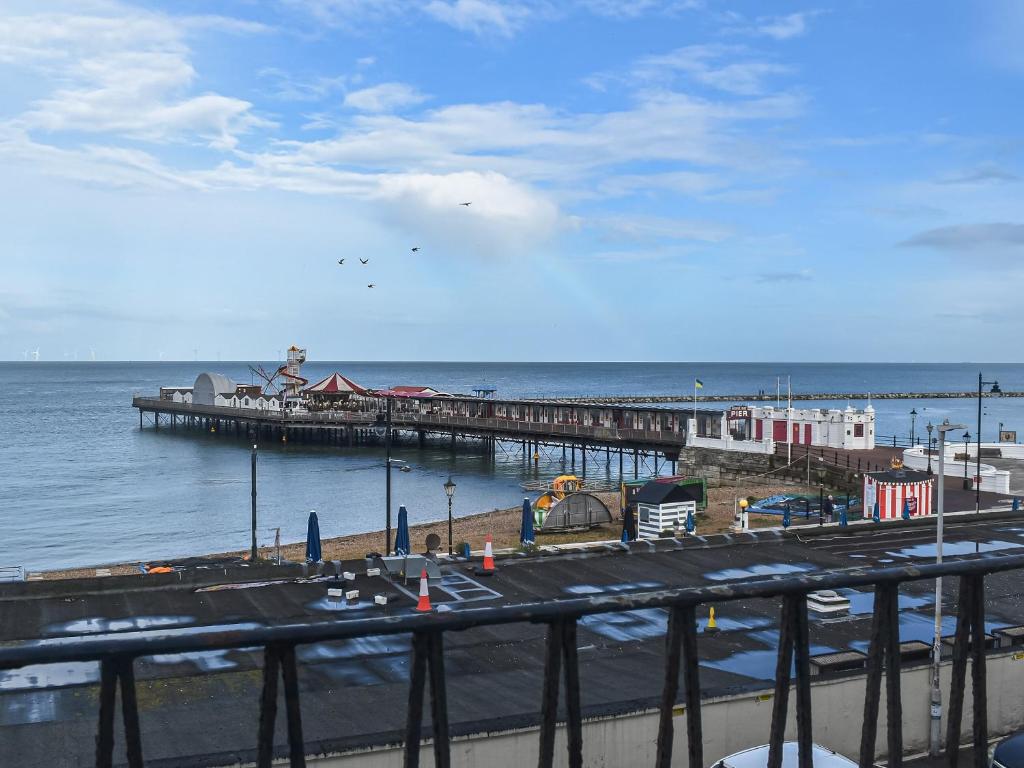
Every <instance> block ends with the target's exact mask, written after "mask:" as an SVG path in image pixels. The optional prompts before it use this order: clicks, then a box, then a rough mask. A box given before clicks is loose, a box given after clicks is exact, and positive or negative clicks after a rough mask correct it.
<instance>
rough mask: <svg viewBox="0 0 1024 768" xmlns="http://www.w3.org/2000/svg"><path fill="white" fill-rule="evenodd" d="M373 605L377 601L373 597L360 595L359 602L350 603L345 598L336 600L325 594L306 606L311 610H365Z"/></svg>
mask: <svg viewBox="0 0 1024 768" xmlns="http://www.w3.org/2000/svg"><path fill="white" fill-rule="evenodd" d="M373 605H375V603H374V602H373V598H372V597H371V598H365V597H362V596H361V595H360V599H359V601H358V602H355V603H350V602H349V601H348V600H346V599H344V598H342V599H340V600H335V599H332V598H329V597H326V596H324V597H321V598H320V599H319V600H314V601H313V602H312V603H306V608H308V609H309V610H311V611H365V610H366V609H367V608H371V607H372V606H373Z"/></svg>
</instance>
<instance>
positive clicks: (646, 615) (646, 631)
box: [579, 608, 668, 643]
mask: <svg viewBox="0 0 1024 768" xmlns="http://www.w3.org/2000/svg"><path fill="white" fill-rule="evenodd" d="M579 623H580V626H583V627H585V628H587V629H589V630H590V631H591V632H594V633H596V634H598V635H601V637H606V638H608V639H609V640H615V641H616V642H620V643H625V642H629V641H635V640H650V639H652V638H655V637H661V636H662V635H664V634H665V632H667V631H668V612H667V611H665V610H664V609H662V608H641V609H639V610H636V611H623V612H621V613H599V614H596V615H592V616H584V617H583V618H581V619H580V621H579Z"/></svg>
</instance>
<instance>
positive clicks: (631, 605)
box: [0, 555, 1024, 768]
mask: <svg viewBox="0 0 1024 768" xmlns="http://www.w3.org/2000/svg"><path fill="white" fill-rule="evenodd" d="M1022 568H1024V555H1014V556H998V557H981V558H968V559H962V560H958V561H954V562H947V563H944V564H941V565H936V564H928V565H908V566H904V567H892V568H881V569H866V568H865V569H861V568H854V569H848V570H844V571H832V572H819V573H811V574H802V575H800V576H787V577H784V578H771V579H763V580H754V581H746V582H742V583H735V584H720V585H715V586H710V587H707V586H705V587H682V588H676V589H664V590H656V591H646V592H635V593H618V594H615V593H613V594H602V595H598V596H591V597H579V598H573V599H565V600H551V601H546V602H544V603H532V604H526V605H510V606H501V607H490V608H486V607H485V608H469V609H460V610H457V611H449V612H445V613H428V614H413V613H408V614H405V615H391V616H387V617H372V618H358V619H349V620H340V621H334V622H330V623H324V622H296V623H288V624H281V625H276V626H265V627H253V625H251V624H246V625H238V626H236V627H231V626H223V625H221V626H218V627H217V628H215V629H214V628H210V629H209V630H203V629H201V628H190V629H189V631H188V632H186V633H182V632H174V631H173V630H168V631H155V630H154V631H146V632H144V633H131V632H126V633H124V634H122V635H113V636H110V635H108V636H104V637H89V636H87V635H86V636H80V637H76V638H58V639H55V640H53V641H47V640H42V641H32V642H25V643H20V644H15V645H6V646H4V647H0V670H4V669H16V668H20V667H24V666H28V665H32V664H49V663H59V662H86V661H98V662H99V663H100V695H99V712H98V723H97V737H96V763H95V764H96V766H98V767H99V768H106V767H109V766H110V765H111V764H112V762H113V754H114V730H115V729H114V720H115V714H116V713H115V707H116V698H117V691H118V688H120V693H121V710H122V717H123V722H124V737H125V742H126V743H125V749H126V753H127V763H128V765H129V766H131V767H132V768H141V766H142V765H143V754H144V748H143V744H142V735H141V731H140V728H139V714H138V705H137V696H136V684H135V678H134V671H133V670H134V662H135V660H136V659H138V658H139V657H141V656H149V655H152V654H179V653H191V652H197V651H210V650H220V649H237V648H243V647H252V646H257V647H259V646H262V648H263V652H264V665H263V686H262V693H261V696H260V710H259V718H258V722H257V723H254V731H255V739H254V740H255V746H256V750H255V752H256V764H257V765H258V766H260V768H269V766H270V765H271V761H272V760H274V759H275V758H278V757H284V758H287V759H288V760H289V764H290V765H291V766H292V768H298V767H300V766H305V754H306V747H305V743H304V741H303V730H302V715H301V708H300V691H299V686H298V677H297V667H296V654H295V648H296V646H298V645H303V644H308V643H318V642H324V641H331V640H341V639H351V638H361V637H367V636H377V635H394V634H398V633H411V634H412V638H413V640H412V663H411V667H410V669H411V672H410V681H409V698H408V707H407V711H406V725H405V740H404V743H405V753H406V754H405V765H406V766H417V765H418V764H419V756H420V742H421V738H422V736H423V734H422V730H423V729H422V724H423V707H424V693H425V690H426V686H427V681H428V678H429V682H430V689H431V696H430V707H431V721H432V728H433V744H432V746H433V752H434V761H435V765H436V766H438V767H439V768H445V767H447V766H450V765H451V752H450V731H449V725H448V696H447V689H446V684H445V683H446V681H445V666H444V665H445V636H446V634H447V633H449V632H457V631H460V630H466V629H470V628H473V627H483V626H495V625H505V624H512V623H517V622H530V623H534V624H543V625H545V626H546V627H547V642H546V646H545V648H546V650H545V663H544V678H543V690H542V695H541V701H540V702H539V741H540V760H539V765H540V766H541V768H547V767H550V766H552V765H553V763H554V748H555V731H556V727H557V723H556V720H557V717H558V703H559V691H560V687H561V686H560V682H561V681H562V680H564V691H565V699H566V701H565V713H566V720H565V728H566V731H567V736H568V739H567V748H568V763H569V765H570V766H571V767H572V768H581V767H582V765H583V716H582V710H581V704H580V676H579V661H578V657H577V648H578V645H577V639H576V634H577V624H578V622H579V620H580V619H582V618H583V617H586V616H592V615H596V614H606V613H615V612H622V611H631V610H637V609H650V608H659V609H665V610H667V611H668V614H669V621H668V633H667V636H666V642H665V667H664V682H663V686H662V691H661V698H660V707H659V712H660V716H659V717H660V719H659V728H658V739H657V756H656V760H655V765H656V766H657V768H668V766H670V765H671V763H672V754H673V741H674V739H675V725H674V717H673V716H674V707H675V705H676V701H677V698H678V696H679V679H680V674H682V678H683V694H682V695H683V701H684V704H685V718H686V731H687V733H686V744H687V755H688V758H689V760H688V764H689V765H690V766H703V765H706V764H707V763H706V762H705V758H704V748H703V738H702V719H701V717H702V714H701V695H700V694H701V692H700V671H699V659H698V635H697V622H696V611H697V608H698V607H699V606H701V605H704V604H707V603H714V604H716V605H720V604H721V603H727V602H734V601H739V600H748V599H755V598H781V600H782V608H781V615H780V620H779V629H780V632H779V644H778V656H777V666H776V673H775V690H774V697H773V699H772V718H771V726H770V732H769V744H770V748H769V758H768V766H770V768H779V766H780V765H781V759H782V744H783V739H784V734H785V731H786V720H787V713H788V709H789V707H788V702H789V696H790V688H791V685H792V683H793V682H794V681H793V680H792V679H791V668H792V667H793V666H794V661H795V670H796V675H795V678H796V679H795V698H796V719H797V741H798V744H799V765H800V766H801V768H811V765H812V758H811V749H812V733H813V708H812V703H811V671H810V640H809V622H808V609H807V596H808V593H810V592H812V591H816V590H822V589H841V588H845V587H874V589H875V599H874V612H873V618H872V624H871V635H870V642H869V647H868V655H867V680H866V692H865V697H864V718H863V725H862V731H861V739H860V760H859V763H860V766H862V768H869V767H870V766H872V765H874V756H875V745H876V738H877V726H878V720H879V717H878V714H879V707H880V700H881V684H882V672H883V670H884V672H885V678H886V707H887V712H888V716H887V718H886V722H887V726H886V743H887V748H886V751H887V753H888V765H889V766H892V767H893V768H895V767H896V766H900V765H901V763H902V756H903V730H902V728H903V726H902V719H903V718H902V701H901V691H900V686H901V676H900V664H901V657H900V649H899V643H900V638H899V590H900V585H901V584H903V583H905V582H911V581H920V580H925V579H929V580H930V579H934V578H935V577H939V576H943V577H959V582H960V587H959V597H958V600H957V620H956V630H955V636H954V637H955V639H954V649H953V657H952V683H951V690H950V695H949V698H948V702H949V705H948V706H949V710H948V718H947V720H948V728H947V732H946V744H947V745H950V746H958V745H959V744H960V737H961V733H960V728H961V720H962V713H963V704H964V690H965V680H966V671H967V660H968V658H970V659H971V661H972V681H973V685H972V689H973V691H972V693H973V729H972V736H971V744H972V751H973V755H972V762H973V764H974V765H978V766H980V765H984V764H986V762H985V758H986V749H987V738H988V725H987V717H988V713H987V696H986V678H985V609H984V599H985V578H986V577H987V576H989V575H991V574H994V573H998V572H1005V571H1011V570H1019V569H1022ZM279 679H280V681H283V686H284V699H285V709H286V713H285V714H286V718H287V726H288V727H287V733H288V744H287V750H286V751H285V750H279V749H277V748H276V747H275V743H274V725H275V720H276V717H277V700H278V684H279ZM183 735H184V734H183ZM182 743H186V742H184V741H183V742H182ZM54 748H55V749H56V748H57V747H56V746H55V747H54ZM957 753H958V750H957V749H950V750H948V753H947V754H948V764H949V765H950V766H953V767H954V768H955V766H956V764H957Z"/></svg>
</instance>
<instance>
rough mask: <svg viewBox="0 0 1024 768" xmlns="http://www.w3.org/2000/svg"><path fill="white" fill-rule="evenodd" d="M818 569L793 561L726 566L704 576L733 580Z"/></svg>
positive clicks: (717, 579) (712, 579) (720, 579)
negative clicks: (745, 566) (739, 566)
mask: <svg viewBox="0 0 1024 768" xmlns="http://www.w3.org/2000/svg"><path fill="white" fill-rule="evenodd" d="M814 570H817V569H816V568H815V567H814V566H811V565H795V564H793V563H764V564H762V565H753V566H751V567H750V568H726V569H725V570H724V571H712V572H711V573H705V574H704V577H705V578H706V579H710V580H711V581H732V580H734V579H748V578H751V577H758V576H783V575H785V574H788V573H807V572H809V571H814Z"/></svg>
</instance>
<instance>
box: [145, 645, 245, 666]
mask: <svg viewBox="0 0 1024 768" xmlns="http://www.w3.org/2000/svg"><path fill="white" fill-rule="evenodd" d="M235 650H238V651H242V652H245V651H259V650H260V649H259V648H238V649H235ZM230 652H231V651H230V650H217V651H192V652H189V653H161V654H157V655H156V656H143V657H142V658H144V659H145V660H147V661H151V662H153V663H154V664H187V663H192V664H195V665H196V667H197V668H198V669H199V671H200V672H222V671H224V670H225V669H235V668H236V667H237V666H238V662H236V661H232V660H231V659H229V658H228V654H229V653H230Z"/></svg>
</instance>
